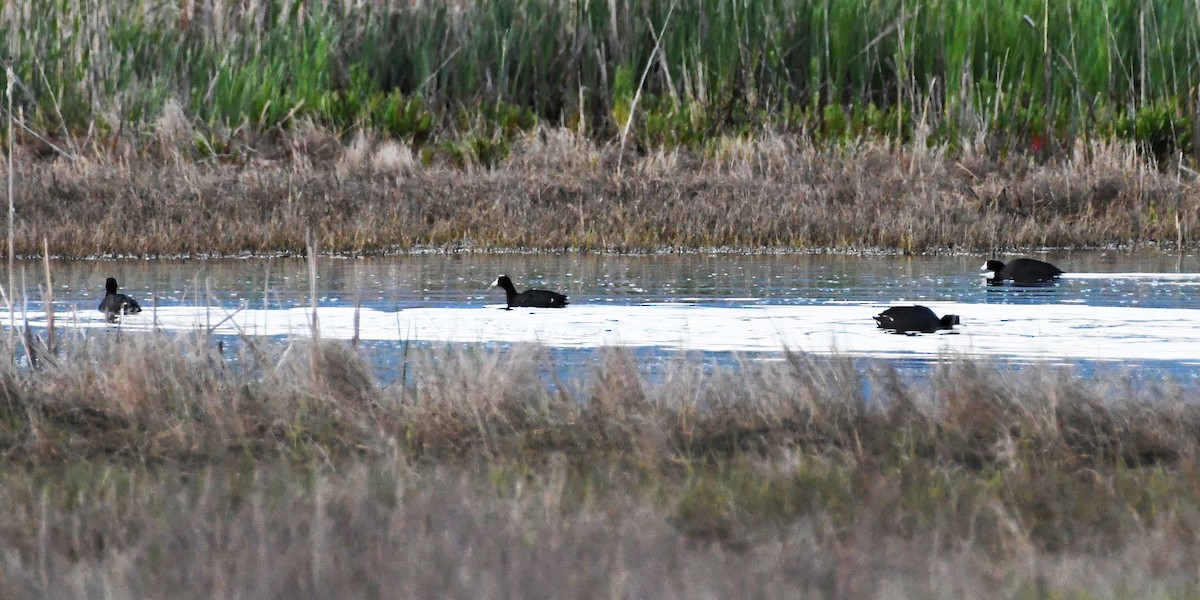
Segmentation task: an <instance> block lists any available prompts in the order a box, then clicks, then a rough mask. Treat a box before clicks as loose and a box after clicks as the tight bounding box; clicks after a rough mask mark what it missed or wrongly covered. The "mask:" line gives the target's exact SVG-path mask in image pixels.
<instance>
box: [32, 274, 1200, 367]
mask: <svg viewBox="0 0 1200 600" xmlns="http://www.w3.org/2000/svg"><path fill="white" fill-rule="evenodd" d="M1037 256H1038V257H1039V258H1043V259H1045V260H1049V261H1051V262H1054V263H1055V264H1058V265H1059V266H1060V267H1062V268H1063V269H1065V270H1066V271H1068V275H1066V276H1064V277H1063V278H1062V279H1061V280H1060V281H1057V282H1054V283H1052V284H1049V285H1045V286H1014V285H1004V286H992V285H987V284H986V283H985V281H984V280H983V278H982V277H981V275H980V274H979V268H980V265H981V264H982V263H983V260H984V258H985V257H981V256H919V257H903V256H876V255H864V256H858V255H833V256H830V255H807V254H783V255H740V254H676V255H656V256H620V255H587V256H580V255H534V254H499V255H474V254H423V255H411V256H397V257H388V258H373V259H321V260H319V261H318V281H317V295H318V304H319V305H320V306H321V307H338V306H341V307H348V306H354V305H355V304H360V305H361V306H362V307H363V308H364V309H373V310H374V311H382V312H390V313H394V312H397V311H404V310H407V309H413V308H425V309H469V308H479V307H484V306H494V305H496V304H499V303H502V302H503V294H502V293H501V292H500V291H499V290H498V289H495V288H489V287H488V286H489V284H490V283H491V282H492V281H493V280H494V279H495V277H496V276H497V275H499V274H501V273H505V274H509V275H511V276H512V277H513V278H514V279H515V280H516V281H517V286H518V288H521V289H523V288H525V287H532V286H537V287H546V288H550V289H555V290H558V291H560V292H563V293H566V294H568V295H569V296H570V297H571V302H572V304H573V305H574V306H575V307H581V305H586V306H589V307H591V308H594V309H602V307H605V306H608V307H613V308H614V309H617V307H620V306H633V305H644V304H652V303H677V304H688V305H697V306H701V307H709V308H729V309H744V308H746V307H764V308H770V307H772V306H775V307H780V308H782V307H785V306H798V307H803V306H812V307H819V306H826V305H829V306H831V308H833V307H834V306H835V305H839V304H840V305H843V306H842V307H841V312H840V313H839V314H845V309H846V308H847V307H845V306H844V304H845V303H866V304H870V305H879V306H882V305H887V304H893V303H903V302H931V303H937V302H942V303H950V304H952V305H955V306H959V307H960V308H961V305H968V306H967V310H970V311H972V312H973V313H974V314H975V315H977V317H976V320H975V322H976V327H975V331H976V332H980V325H979V323H980V322H981V321H986V319H982V318H981V317H987V316H988V315H989V313H988V310H989V309H987V308H986V307H987V306H988V305H1002V306H997V308H996V310H997V311H999V312H1000V313H1004V314H1011V313H1012V308H1013V307H1011V306H1010V307H1009V308H1008V309H1003V310H1001V309H1002V308H1003V305H1030V307H1031V308H1030V310H1033V311H1036V310H1037V309H1036V308H1033V307H1034V306H1036V305H1056V306H1058V307H1059V309H1058V312H1057V313H1055V314H1061V313H1062V310H1061V307H1062V306H1063V305H1068V306H1069V305H1078V306H1082V307H1139V308H1163V309H1176V310H1185V311H1193V310H1198V311H1200V295H1198V294H1197V292H1198V291H1200V275H1198V274H1196V272H1197V271H1200V260H1198V259H1197V257H1196V256H1195V255H1192V254H1185V255H1179V254H1164V253H1159V252H1154V251H1145V252H1137V253H1123V252H1100V251H1088V252H1057V253H1050V254H1046V255H1037ZM52 269H53V276H54V287H55V305H56V311H58V312H59V313H60V314H62V313H63V312H67V313H69V312H71V311H72V310H74V311H77V314H79V315H87V316H88V318H92V317H93V316H94V311H95V308H96V304H97V303H98V302H99V296H100V295H101V292H102V287H103V281H104V278H105V277H108V276H113V277H117V279H118V280H119V281H120V282H121V283H122V288H123V291H125V292H127V293H129V294H130V295H132V296H134V297H135V298H138V299H139V300H140V301H141V302H142V306H143V307H144V308H147V309H148V310H149V309H150V308H151V307H152V306H155V305H157V306H158V307H159V308H161V309H170V308H172V307H196V306H212V307H222V308H224V309H228V310H238V309H242V310H246V309H254V310H255V312H257V310H263V311H266V312H268V313H270V312H271V311H280V310H281V309H291V308H296V307H304V306H307V305H308V303H309V291H308V290H309V277H308V268H307V265H306V264H305V262H304V261H303V260H301V259H248V260H157V261H56V262H55V263H54V264H53V266H52ZM18 272H19V273H21V274H22V275H23V280H24V281H25V288H26V289H34V290H36V288H37V284H38V283H40V281H41V276H40V273H41V266H40V264H33V263H29V264H25V265H24V266H23V268H22V269H21V270H19V271H18ZM27 296H28V297H30V299H31V306H30V308H40V307H35V306H33V304H32V303H34V302H38V300H37V297H38V295H37V293H36V292H33V293H30V294H27ZM565 310H572V308H568V309H565ZM639 310H640V309H639ZM580 312H583V311H580ZM602 312H603V311H602ZM610 312H612V313H614V314H617V315H620V314H622V313H624V312H625V311H621V310H613V311H610ZM629 312H636V311H633V310H631V311H629ZM851 312H853V315H854V316H857V314H858V312H862V313H863V314H862V316H861V319H862V320H863V322H865V323H866V324H868V326H869V325H870V316H871V315H872V314H874V313H875V312H877V310H876V308H875V306H862V307H861V308H860V309H854V310H853V311H851ZM1045 312H1046V313H1047V314H1049V313H1051V312H1053V311H1050V310H1049V307H1047V309H1046V310H1045ZM272 314H273V313H272ZM493 314H495V313H488V315H489V316H490V315H493ZM1029 314H1035V315H1036V314H1037V313H1029ZM851 318H852V317H851ZM810 319H811V317H810ZM817 319H818V320H819V315H818V317H817ZM964 321H965V322H964V325H967V326H968V328H967V330H968V332H970V331H971V329H970V327H969V326H970V323H969V322H966V319H965V318H964ZM997 322H999V321H997ZM857 325H860V324H858V323H857V321H856V326H857ZM1047 325H1048V326H1050V325H1054V324H1052V323H1048V324H1047ZM988 326H989V327H990V326H991V325H990V324H989V325H988ZM1164 326H1167V327H1169V326H1170V325H1169V324H1164ZM725 331H726V330H723V329H722V330H720V333H719V335H728V336H736V335H738V330H737V329H736V328H732V329H730V330H728V333H725ZM866 333H867V334H868V335H872V336H873V335H874V334H873V332H869V331H868V332H866ZM880 335H884V334H880ZM472 339H474V338H472ZM872 339H873V338H872ZM482 341H485V342H486V341H487V340H486V339H485V340H482ZM494 343H496V344H498V345H500V346H501V347H503V346H504V345H505V344H506V343H509V342H507V341H505V340H503V339H497V340H496V341H495V342H494ZM888 343H889V344H892V345H893V346H894V345H895V344H894V343H893V342H892V341H891V340H888ZM901 343H905V342H901ZM919 343H921V342H918V341H916V340H914V342H913V344H914V345H915V344H919ZM372 344H373V347H374V350H373V352H375V353H376V354H377V355H379V356H387V355H389V354H390V353H389V348H392V347H395V346H398V345H399V344H398V343H397V342H387V341H377V342H373V343H372ZM755 351H756V352H758V351H759V350H755ZM554 352H555V353H556V354H557V355H559V358H565V359H568V362H569V363H572V364H576V365H584V364H588V363H589V362H590V361H591V359H590V358H586V357H587V356H588V355H590V354H591V352H588V351H585V350H562V349H559V350H555V351H554ZM637 352H638V355H639V359H641V360H642V362H643V364H647V365H650V367H651V368H652V369H653V368H654V365H656V364H659V365H661V364H662V363H664V362H665V361H668V360H671V359H672V358H673V357H676V356H678V349H673V348H659V349H657V350H656V349H655V348H654V347H650V348H646V347H642V348H639V349H638V350H637ZM701 354H704V355H706V356H710V357H714V358H715V359H717V360H722V359H721V357H722V356H725V357H726V359H729V357H731V356H732V354H730V353H728V352H724V353H722V352H709V353H703V352H702V353H701ZM771 354H772V353H770V352H768V353H765V354H762V355H760V356H761V357H764V358H768V359H769V358H770V357H771ZM774 354H775V355H776V356H777V355H778V353H777V352H776V353H774ZM889 356H892V359H893V360H897V361H899V364H903V365H906V366H908V365H923V364H928V361H929V358H928V356H925V357H913V358H914V359H906V358H905V357H904V356H902V355H897V354H896V353H895V352H892V353H890V354H889ZM390 360H392V359H383V360H382V362H384V363H386V362H388V361H390ZM906 361H907V362H906ZM1193 364H1195V361H1194V360H1192V359H1189V360H1186V361H1180V362H1175V361H1171V360H1169V359H1168V360H1157V359H1156V360H1145V361H1142V362H1141V363H1139V365H1140V366H1142V367H1146V368H1148V369H1150V370H1152V371H1157V372H1161V371H1162V370H1163V369H1164V366H1165V369H1166V370H1167V371H1170V372H1172V374H1174V375H1177V376H1183V377H1187V378H1194V377H1197V375H1196V372H1195V371H1196V369H1195V368H1194V367H1193V366H1192V365H1193ZM1135 366H1137V365H1135ZM1085 368H1090V367H1088V366H1087V365H1086V364H1085Z"/></svg>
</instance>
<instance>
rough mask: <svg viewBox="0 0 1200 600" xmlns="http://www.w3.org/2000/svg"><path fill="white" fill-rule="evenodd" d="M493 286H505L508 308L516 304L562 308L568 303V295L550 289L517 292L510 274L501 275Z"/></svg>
mask: <svg viewBox="0 0 1200 600" xmlns="http://www.w3.org/2000/svg"><path fill="white" fill-rule="evenodd" d="M492 285H493V286H496V287H501V288H504V294H505V296H506V297H507V300H508V309H511V308H512V307H514V306H523V307H533V308H562V307H564V306H566V305H567V297H566V296H564V295H562V294H560V293H558V292H551V291H550V290H525V291H524V292H521V293H519V294H518V293H517V288H515V287H513V282H512V280H511V279H509V278H508V275H501V276H499V277H497V278H496V281H493V282H492Z"/></svg>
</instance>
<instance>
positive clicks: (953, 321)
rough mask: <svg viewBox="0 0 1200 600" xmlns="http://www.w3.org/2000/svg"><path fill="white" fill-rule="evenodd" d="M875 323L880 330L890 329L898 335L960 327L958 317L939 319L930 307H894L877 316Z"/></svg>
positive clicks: (946, 316) (945, 316)
mask: <svg viewBox="0 0 1200 600" xmlns="http://www.w3.org/2000/svg"><path fill="white" fill-rule="evenodd" d="M875 322H876V323H878V324H879V328H880V329H890V330H892V331H895V332H896V333H915V332H918V331H919V332H921V333H933V332H935V331H937V330H939V329H951V328H953V327H954V326H955V325H958V323H959V321H958V315H944V316H943V317H942V318H940V319H939V318H938V317H937V315H935V314H933V311H932V310H929V307H926V306H921V305H914V306H893V307H891V308H889V309H887V310H885V311H883V312H881V313H879V314H878V315H876V316H875Z"/></svg>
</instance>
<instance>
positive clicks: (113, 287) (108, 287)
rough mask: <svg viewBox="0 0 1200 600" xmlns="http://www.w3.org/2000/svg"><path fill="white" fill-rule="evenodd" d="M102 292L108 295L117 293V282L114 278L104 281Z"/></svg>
mask: <svg viewBox="0 0 1200 600" xmlns="http://www.w3.org/2000/svg"><path fill="white" fill-rule="evenodd" d="M104 291H105V292H108V293H109V294H115V293H117V280H116V278H114V277H109V278H108V279H105V280H104Z"/></svg>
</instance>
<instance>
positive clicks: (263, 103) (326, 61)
mask: <svg viewBox="0 0 1200 600" xmlns="http://www.w3.org/2000/svg"><path fill="white" fill-rule="evenodd" d="M0 6H3V20H4V26H3V27H2V28H0V60H2V61H3V62H5V63H7V64H11V65H12V66H13V68H14V70H15V72H16V75H17V77H18V78H19V79H20V80H21V83H22V84H23V86H22V87H21V93H20V94H19V95H18V98H17V100H18V103H19V106H20V108H21V109H23V111H24V114H25V115H26V118H27V119H28V121H29V122H30V125H31V127H33V128H34V129H35V130H37V131H41V132H45V133H51V134H55V135H61V134H70V135H72V136H83V135H86V134H88V133H91V134H105V133H107V134H109V135H112V134H116V133H118V132H121V133H128V132H131V131H140V130H141V128H142V127H143V126H144V125H146V124H148V123H152V122H153V121H154V119H155V118H157V116H158V114H159V112H160V111H161V108H162V106H163V105H164V103H165V102H166V101H168V100H170V99H175V100H176V101H177V102H179V103H181V104H182V105H183V106H184V109H185V113H186V114H187V115H188V116H189V117H190V118H192V119H195V120H196V121H197V122H199V123H202V124H204V125H206V126H208V127H209V128H210V129H212V130H214V131H218V132H223V135H230V134H231V133H241V134H248V133H251V132H253V133H261V132H267V131H270V130H271V129H272V128H275V127H286V126H288V125H289V124H290V123H291V122H292V120H293V119H298V118H303V119H310V120H313V121H315V122H318V123H323V124H326V125H328V126H331V127H334V128H336V129H340V130H348V129H352V128H369V129H375V130H379V131H381V132H383V133H385V134H386V135H389V136H394V137H397V138H401V139H406V140H409V141H410V142H415V143H416V144H418V145H423V144H425V143H426V142H427V141H430V140H433V141H437V140H443V141H444V140H451V139H456V138H463V137H466V138H471V137H474V138H479V139H481V140H485V141H487V140H490V141H491V142H493V143H494V142H497V141H499V140H502V139H504V138H505V137H506V136H508V135H510V134H511V133H512V132H513V131H514V130H519V129H527V128H529V127H530V126H532V124H533V123H536V122H538V121H544V122H549V123H551V124H556V125H557V124H563V125H567V126H571V127H572V128H575V129H580V130H585V131H588V132H590V133H591V135H593V136H596V137H597V138H599V139H607V138H609V137H611V136H613V135H615V134H616V133H617V132H618V131H619V129H620V128H621V127H622V126H623V125H624V121H625V119H627V118H628V117H629V116H630V113H631V112H632V113H634V114H633V117H634V123H635V125H636V127H635V128H634V131H633V134H634V135H635V136H636V138H637V141H638V142H639V143H640V144H642V145H644V146H651V147H656V146H665V145H672V144H678V143H684V144H689V145H694V144H698V143H702V142H703V141H704V140H705V139H707V138H709V137H711V136H712V135H714V134H721V133H734V134H739V133H747V132H753V131H756V130H758V129H760V128H762V127H763V126H769V127H775V128H784V129H794V130H800V129H804V130H807V131H812V132H818V133H819V134H821V135H823V136H825V137H827V138H829V139H831V140H837V139H842V138H853V137H856V136H860V135H882V136H885V137H889V138H893V139H910V138H912V136H914V135H916V134H919V135H920V136H922V138H923V139H930V138H932V139H933V140H934V141H942V142H948V143H957V142H958V141H959V140H960V139H962V138H964V137H966V138H970V137H972V136H975V135H978V134H990V135H993V136H998V137H999V139H1000V140H1001V141H1007V142H1020V143H1022V144H1024V143H1032V144H1033V145H1035V146H1037V147H1043V145H1044V144H1046V143H1050V144H1055V145H1057V146H1058V147H1066V146H1067V145H1068V144H1070V143H1071V141H1072V140H1073V139H1075V138H1076V137H1079V136H1091V135H1098V136H1113V135H1115V136H1118V137H1122V138H1131V139H1138V140H1140V141H1143V142H1146V143H1147V144H1149V145H1150V146H1151V147H1152V148H1153V149H1154V150H1156V151H1158V152H1159V154H1161V155H1164V156H1165V155H1166V153H1167V152H1168V151H1173V150H1179V149H1188V148H1189V145H1190V138H1191V122H1192V120H1193V117H1194V111H1195V105H1196V98H1195V93H1194V91H1193V90H1194V89H1195V87H1196V85H1197V83H1198V80H1200V76H1198V74H1197V72H1196V65H1195V56H1197V52H1198V51H1200V22H1198V21H1196V19H1194V18H1190V17H1191V15H1192V11H1193V10H1194V8H1195V7H1194V5H1193V4H1192V3H1190V2H1188V1H1187V0H1162V1H1159V2H1155V3H1143V2H1135V1H1134V0H1112V1H1111V2H1105V3H1099V4H1097V3H1094V2H1088V1H1084V0H1070V1H1067V2H1057V3H1051V2H1046V1H1045V0H1042V1H1035V0H1015V1H1007V0H980V1H977V2H967V1H965V0H887V1H883V2H878V1H869V0H847V1H844V2H841V1H839V2H833V1H831V0H766V1H762V2H752V1H749V0H731V1H727V2H704V1H702V0H676V1H666V0H608V1H592V0H577V1H562V2H543V1H540V0H503V1H490V2H451V1H445V0H441V1H434V2H430V3H419V4H417V5H411V4H409V3H400V4H396V3H392V2H387V1H385V0H364V1H359V2H296V1H292V0H263V1H262V2H256V3H249V4H244V3H235V4H229V3H217V2H212V1H206V0H199V1H197V2H195V3H194V4H193V5H192V8H191V9H190V10H186V11H184V10H183V9H181V7H180V5H177V4H174V3H172V4H170V5H162V4H146V3H142V2H135V1H133V0H116V1H114V2H99V1H97V0H52V2H49V3H47V2H33V1H32V0H7V1H6V2H4V3H3V4H0ZM643 71H645V72H646V74H647V76H646V78H645V81H644V83H643V81H642V78H641V74H642V73H643ZM639 87H641V88H642V89H641V91H642V94H643V99H644V101H643V102H641V103H640V104H639V106H637V107H634V106H633V105H632V98H633V97H634V96H635V94H636V93H637V92H638V88H639ZM635 108H636V110H635ZM472 145H473V146H476V147H477V146H478V145H479V142H470V140H468V146H472Z"/></svg>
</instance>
